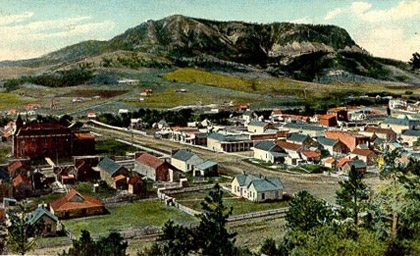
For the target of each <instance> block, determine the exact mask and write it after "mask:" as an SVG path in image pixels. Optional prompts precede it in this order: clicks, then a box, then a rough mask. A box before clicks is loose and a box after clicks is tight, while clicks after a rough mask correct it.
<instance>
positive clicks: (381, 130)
mask: <svg viewBox="0 0 420 256" xmlns="http://www.w3.org/2000/svg"><path fill="white" fill-rule="evenodd" d="M365 132H372V133H382V134H394V133H395V132H394V131H393V130H392V129H384V128H378V127H368V128H366V130H365Z"/></svg>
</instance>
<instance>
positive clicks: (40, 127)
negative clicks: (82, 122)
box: [16, 123, 71, 136]
mask: <svg viewBox="0 0 420 256" xmlns="http://www.w3.org/2000/svg"><path fill="white" fill-rule="evenodd" d="M56 133H61V134H63V133H67V134H70V133H71V129H70V128H68V127H66V126H63V125H60V124H49V123H42V124H27V125H24V126H22V128H20V129H19V131H18V132H17V134H16V135H17V136H21V135H43V134H56Z"/></svg>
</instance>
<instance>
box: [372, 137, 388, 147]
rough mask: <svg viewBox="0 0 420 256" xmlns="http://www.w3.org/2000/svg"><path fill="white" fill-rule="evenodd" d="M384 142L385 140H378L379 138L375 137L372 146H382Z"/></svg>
mask: <svg viewBox="0 0 420 256" xmlns="http://www.w3.org/2000/svg"><path fill="white" fill-rule="evenodd" d="M385 142H386V140H385V139H382V138H379V137H377V138H375V139H374V140H373V143H374V144H378V145H380V144H384V143H385Z"/></svg>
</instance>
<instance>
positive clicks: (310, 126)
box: [283, 123, 326, 131]
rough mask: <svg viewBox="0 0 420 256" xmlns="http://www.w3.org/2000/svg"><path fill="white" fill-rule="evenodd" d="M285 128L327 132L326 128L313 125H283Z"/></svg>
mask: <svg viewBox="0 0 420 256" xmlns="http://www.w3.org/2000/svg"><path fill="white" fill-rule="evenodd" d="M283 128H292V129H300V130H306V131H325V130H326V128H325V127H322V126H318V125H312V124H296V123H287V124H285V125H283Z"/></svg>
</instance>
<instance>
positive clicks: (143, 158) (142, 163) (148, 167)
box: [134, 153, 180, 182]
mask: <svg viewBox="0 0 420 256" xmlns="http://www.w3.org/2000/svg"><path fill="white" fill-rule="evenodd" d="M134 169H135V170H136V172H137V173H139V174H140V175H142V176H145V177H147V178H148V179H150V180H153V181H165V182H169V181H171V182H172V181H176V180H178V179H179V176H180V175H179V173H178V172H179V170H178V169H177V168H175V167H174V166H172V165H171V164H170V163H168V162H166V161H165V160H162V159H159V158H157V157H155V156H153V155H151V154H148V153H144V154H141V155H140V156H139V157H138V158H137V159H136V161H135V162H134Z"/></svg>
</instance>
